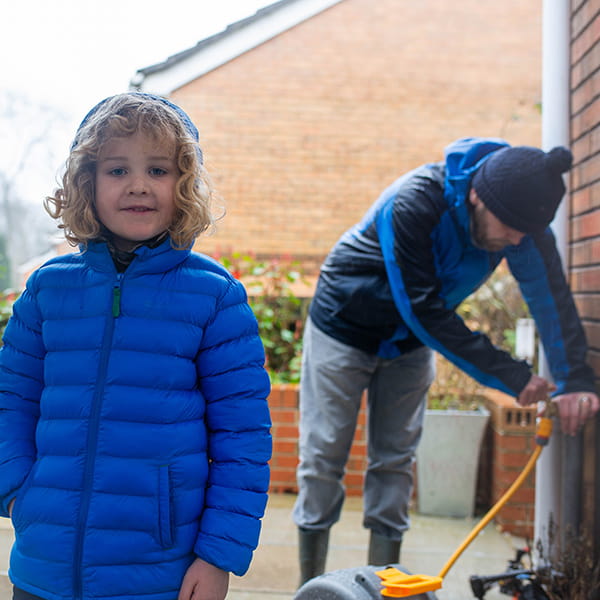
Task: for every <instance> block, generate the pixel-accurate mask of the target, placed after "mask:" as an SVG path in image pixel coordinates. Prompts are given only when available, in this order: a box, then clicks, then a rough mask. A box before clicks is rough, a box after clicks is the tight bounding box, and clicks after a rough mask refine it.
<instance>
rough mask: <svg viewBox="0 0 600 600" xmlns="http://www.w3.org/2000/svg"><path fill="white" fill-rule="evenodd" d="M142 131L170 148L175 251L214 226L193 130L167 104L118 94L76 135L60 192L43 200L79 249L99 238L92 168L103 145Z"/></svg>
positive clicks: (93, 112) (133, 94) (209, 190)
mask: <svg viewBox="0 0 600 600" xmlns="http://www.w3.org/2000/svg"><path fill="white" fill-rule="evenodd" d="M138 131H141V132H143V133H145V134H146V135H149V136H151V137H152V139H154V140H157V141H161V142H164V140H173V141H174V143H175V162H176V164H177V167H178V169H179V172H180V175H179V178H178V180H177V182H176V184H175V211H174V214H175V217H174V219H173V223H171V225H170V227H169V229H168V232H169V235H170V237H171V244H172V245H173V247H174V248H178V249H182V248H187V247H188V246H189V245H190V244H192V243H193V241H194V239H195V238H196V237H197V236H198V235H200V234H201V233H202V232H204V231H206V230H207V229H208V228H209V227H211V226H212V225H213V224H214V219H213V216H212V213H211V203H212V200H213V197H214V190H213V188H212V185H211V182H210V179H209V177H208V173H207V172H206V170H205V168H204V166H203V163H202V151H201V150H200V146H199V145H198V141H197V139H194V138H195V137H196V136H197V132H196V130H195V127H194V126H193V125H192V124H191V121H189V120H188V119H187V115H185V113H184V112H183V111H180V109H177V107H175V106H174V105H173V104H171V103H170V102H169V101H167V100H165V99H162V98H159V97H156V96H151V95H149V94H141V93H138V92H131V93H125V94H118V95H116V96H112V97H111V98H108V99H107V100H104V101H103V102H101V103H100V104H98V105H97V106H96V107H94V108H93V109H92V110H91V111H90V112H89V113H88V115H87V116H86V117H85V119H84V120H83V122H82V124H81V125H80V126H79V129H78V130H77V134H76V136H75V140H74V141H73V144H72V146H71V152H70V154H69V157H68V159H67V162H66V166H65V173H64V175H63V177H62V187H59V188H58V189H57V190H56V191H55V192H54V195H53V196H48V197H47V198H46V199H45V202H44V207H45V209H46V211H47V212H48V214H49V215H50V216H51V217H52V218H54V219H58V220H59V221H60V223H59V228H60V229H63V230H64V234H65V237H66V239H67V240H68V242H69V243H70V244H72V245H73V246H76V245H78V244H83V245H84V246H85V245H86V244H87V243H88V242H89V241H91V240H93V239H98V238H99V237H101V232H102V228H103V226H102V223H101V222H100V220H99V219H98V216H97V213H96V207H95V191H96V189H95V188H96V165H97V162H98V156H99V154H100V150H101V149H102V147H103V145H104V144H105V143H106V142H107V140H109V139H111V138H113V137H127V136H130V135H133V134H134V133H136V132H138Z"/></svg>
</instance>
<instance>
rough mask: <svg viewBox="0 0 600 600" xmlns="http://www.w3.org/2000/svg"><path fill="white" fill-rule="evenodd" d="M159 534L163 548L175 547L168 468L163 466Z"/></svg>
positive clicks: (159, 500) (160, 473)
mask: <svg viewBox="0 0 600 600" xmlns="http://www.w3.org/2000/svg"><path fill="white" fill-rule="evenodd" d="M158 533H159V539H160V544H161V546H162V547H163V548H170V547H171V546H172V545H173V522H172V514H171V482H170V478H169V467H168V466H162V467H159V469H158Z"/></svg>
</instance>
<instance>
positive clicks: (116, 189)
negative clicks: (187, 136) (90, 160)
mask: <svg viewBox="0 0 600 600" xmlns="http://www.w3.org/2000/svg"><path fill="white" fill-rule="evenodd" d="M178 178H179V169H178V168H177V164H176V162H175V142H174V141H173V142H171V143H169V141H168V140H167V141H160V142H158V141H156V140H154V139H153V138H152V137H150V136H148V135H146V134H145V133H143V132H137V133H135V134H134V135H131V136H128V137H114V138H111V139H109V140H108V141H107V142H106V143H105V144H104V146H103V147H102V149H101V151H100V155H99V156H98V164H97V167H96V211H97V214H98V218H99V219H100V221H102V223H103V225H104V226H105V227H106V228H108V229H109V230H110V231H111V232H112V233H113V234H114V236H115V238H114V243H115V245H116V246H117V248H119V249H120V250H126V251H127V250H132V249H133V248H134V247H135V246H137V245H138V244H139V243H140V242H143V241H145V240H147V239H150V238H152V237H154V236H156V235H158V234H160V233H162V232H163V231H166V230H167V229H168V228H169V226H170V225H171V223H172V222H173V217H174V213H175V184H176V182H177V180H178Z"/></svg>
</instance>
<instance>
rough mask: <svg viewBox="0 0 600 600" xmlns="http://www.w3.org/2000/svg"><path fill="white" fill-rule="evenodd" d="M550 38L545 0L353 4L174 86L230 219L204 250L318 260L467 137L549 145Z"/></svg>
mask: <svg viewBox="0 0 600 600" xmlns="http://www.w3.org/2000/svg"><path fill="white" fill-rule="evenodd" d="M540 39H541V5H540V3H539V2H523V1H522V0H503V2H491V1H485V2H481V0H461V2H448V1H447V0H420V1H419V2H399V1H398V0H377V2H373V0H344V1H343V2H341V3H340V4H337V5H335V6H333V7H331V8H329V9H328V10H326V11H324V12H322V13H320V14H318V15H316V16H315V17H313V18H311V19H309V20H308V21H305V22H303V23H301V24H299V25H297V26H296V27H294V28H293V29H291V30H288V31H287V32H284V33H283V34H281V35H279V36H277V37H276V38H274V39H272V40H270V41H268V42H266V43H265V44H262V45H261V46H259V47H257V48H255V49H253V50H251V51H249V52H247V53H245V54H243V55H241V56H239V57H237V58H236V59H234V60H232V61H230V62H229V63H227V64H224V65H223V66H221V67H220V68H218V69H215V70H214V71H212V72H209V73H207V74H205V75H203V76H202V77H200V78H198V79H196V80H194V81H192V82H191V83H189V84H187V85H185V86H183V87H181V88H179V89H177V90H175V91H173V93H172V94H171V96H172V97H173V99H174V100H175V101H176V102H178V103H180V104H181V105H182V106H183V107H184V108H185V109H186V110H187V111H188V112H189V114H190V115H191V116H192V118H193V119H194V121H195V122H196V123H197V124H198V126H199V128H200V132H201V137H202V141H203V146H204V150H205V155H206V162H207V167H208V168H209V169H210V171H211V173H212V176H213V179H214V180H215V183H216V184H217V187H218V189H219V191H220V193H221V195H222V197H223V202H224V205H225V207H226V210H227V214H226V216H225V218H224V219H223V220H222V221H221V222H220V223H219V226H218V230H217V232H216V234H215V235H213V236H211V237H204V238H202V239H201V240H200V242H199V244H198V247H199V249H200V250H204V251H207V252H213V251H214V250H215V249H216V248H218V247H221V248H229V247H234V248H235V249H237V250H240V251H247V250H253V251H255V252H257V253H259V254H269V253H272V254H280V253H290V254H292V255H294V256H295V257H299V258H302V257H307V258H309V259H311V262H312V264H315V265H318V264H319V263H320V262H321V260H322V258H323V257H324V255H325V254H326V253H327V251H328V250H329V249H330V247H331V246H332V244H333V243H334V242H335V241H336V239H337V238H338V237H339V235H340V234H341V233H342V232H343V231H344V230H345V229H347V228H348V227H349V226H350V225H352V224H353V223H354V222H355V221H357V220H358V219H359V218H360V217H361V216H362V215H363V213H364V211H365V210H366V209H367V207H368V206H369V205H370V204H371V203H372V202H373V201H374V200H375V198H376V197H377V196H378V195H379V193H380V192H381V191H382V189H383V188H384V187H385V186H387V185H388V184H390V183H391V182H392V181H393V180H394V179H396V178H397V177H398V176H399V175H400V174H401V173H402V172H404V171H406V170H407V169H410V168H412V167H415V166H417V165H419V164H421V163H423V162H426V161H432V160H439V159H441V158H442V153H443V148H444V147H445V146H446V145H447V144H448V143H449V142H451V141H453V140H454V139H456V138H458V137H463V136H468V135H481V136H487V135H492V136H504V137H505V138H506V139H508V140H509V141H510V142H512V143H516V144H518V143H524V144H533V145H539V143H540V128H541V124H540V121H541V120H540V115H539V102H540V94H541V82H540V77H541V76H540V71H541V67H540V43H541V42H540Z"/></svg>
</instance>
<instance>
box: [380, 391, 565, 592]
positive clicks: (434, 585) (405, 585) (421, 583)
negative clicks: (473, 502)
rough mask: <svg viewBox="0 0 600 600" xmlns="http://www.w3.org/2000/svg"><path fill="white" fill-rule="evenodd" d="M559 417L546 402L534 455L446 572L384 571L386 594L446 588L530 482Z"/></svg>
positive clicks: (463, 544)
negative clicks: (472, 547)
mask: <svg viewBox="0 0 600 600" xmlns="http://www.w3.org/2000/svg"><path fill="white" fill-rule="evenodd" d="M556 414H557V407H556V404H553V403H552V402H550V401H548V402H546V410H545V414H544V416H543V417H540V419H539V420H538V424H537V429H536V438H535V442H536V448H535V450H534V451H533V452H532V454H531V456H530V458H529V460H528V461H527V464H526V465H525V467H524V469H523V470H522V471H521V473H520V475H519V476H518V477H517V478H516V479H515V481H514V482H513V484H512V485H511V486H510V487H509V488H508V490H506V492H505V493H504V495H503V496H502V497H501V498H500V500H498V502H496V504H494V506H492V508H491V509H490V510H489V511H488V512H487V514H486V515H485V516H484V517H483V519H481V521H480V522H479V523H478V524H477V525H476V526H475V527H474V528H473V530H472V531H471V533H469V535H468V536H467V537H466V538H465V540H464V541H463V542H462V543H461V545H460V546H459V547H458V548H457V549H456V551H455V552H454V554H453V555H452V556H451V557H450V558H449V560H448V562H447V563H446V564H445V565H444V568H443V569H442V570H441V571H440V573H439V575H437V577H432V576H431V575H408V574H406V573H403V572H402V571H399V570H398V569H396V568H393V567H390V568H387V569H384V570H383V571H378V572H377V575H379V577H380V578H381V579H382V585H383V586H384V588H385V589H384V590H383V591H382V594H383V595H384V596H389V597H392V598H404V597H408V596H414V595H415V594H419V593H423V592H430V591H434V590H437V589H439V588H440V587H442V580H443V579H444V577H445V575H446V573H448V571H449V570H450V568H451V567H452V565H453V564H454V563H455V562H456V561H457V559H458V557H459V556H460V555H461V554H462V553H463V552H464V551H465V549H466V548H467V546H468V545H469V544H470V543H471V542H472V541H473V540H474V539H475V538H476V537H477V535H478V534H479V533H480V532H481V530H482V529H483V528H484V527H485V526H486V525H487V524H488V523H489V522H490V521H491V520H492V519H493V518H494V517H495V516H496V514H497V513H498V511H499V510H500V509H501V508H502V507H503V506H504V505H505V504H506V503H507V502H508V500H509V499H510V497H511V496H512V495H513V494H514V493H515V492H516V491H517V489H518V488H519V486H520V485H521V484H522V483H523V481H525V479H527V477H528V476H529V474H530V473H531V471H532V470H533V467H534V466H535V463H536V462H537V459H538V457H539V455H540V454H541V452H542V448H543V447H544V446H546V445H547V444H548V441H549V440H550V436H551V435H552V418H551V417H553V416H556Z"/></svg>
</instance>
